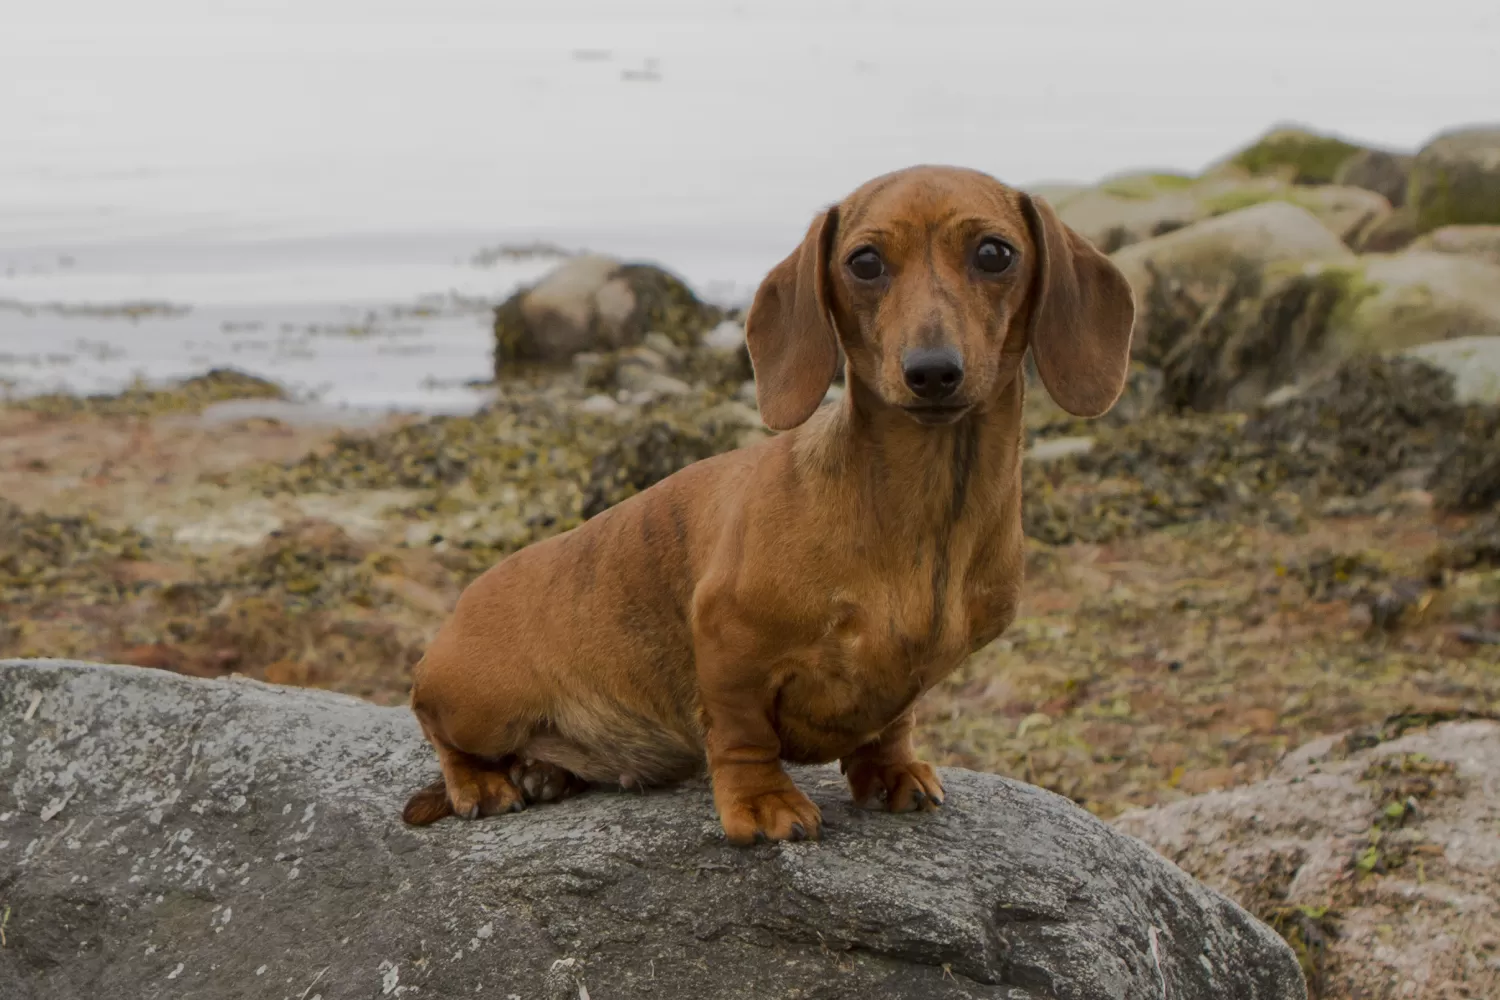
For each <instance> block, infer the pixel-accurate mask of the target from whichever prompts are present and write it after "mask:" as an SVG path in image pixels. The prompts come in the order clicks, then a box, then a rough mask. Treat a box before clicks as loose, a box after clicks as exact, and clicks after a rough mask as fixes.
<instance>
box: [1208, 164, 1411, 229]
mask: <svg viewBox="0 0 1500 1000" xmlns="http://www.w3.org/2000/svg"><path fill="white" fill-rule="evenodd" d="M1270 201H1283V202H1286V203H1287V204H1290V205H1296V206H1297V207H1298V208H1303V209H1306V210H1307V211H1308V212H1310V213H1311V214H1312V215H1313V216H1314V217H1315V218H1316V219H1317V220H1318V221H1319V222H1321V223H1323V225H1324V226H1326V227H1327V228H1328V230H1329V231H1330V232H1332V233H1333V234H1334V235H1335V236H1337V237H1338V238H1339V239H1341V240H1343V241H1344V242H1345V243H1346V244H1348V245H1350V246H1355V245H1357V244H1358V243H1359V242H1360V240H1361V238H1362V236H1363V234H1364V233H1366V232H1368V231H1369V230H1371V229H1372V228H1374V227H1376V226H1378V225H1379V224H1380V223H1381V222H1383V221H1384V219H1385V218H1386V217H1387V216H1388V215H1390V214H1391V205H1390V202H1388V201H1387V200H1386V199H1385V198H1384V197H1382V196H1381V195H1378V194H1376V193H1375V192H1373V191H1367V190H1365V189H1364V188H1358V187H1343V186H1339V185H1323V186H1320V187H1302V186H1297V185H1288V184H1284V183H1282V182H1278V181H1274V180H1270V179H1268V178H1262V179H1259V180H1256V181H1252V182H1249V183H1246V184H1244V185H1240V186H1236V187H1230V188H1226V189H1224V190H1222V191H1219V192H1216V193H1213V194H1208V195H1206V196H1205V197H1204V198H1203V199H1202V201H1201V203H1200V204H1201V207H1202V217H1203V218H1213V217H1215V216H1219V215H1226V214H1228V213H1230V212H1237V211H1239V210H1241V209H1244V208H1249V207H1251V206H1253V205H1263V204H1265V203H1266V202H1270Z"/></svg>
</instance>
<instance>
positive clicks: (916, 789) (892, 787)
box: [844, 760, 944, 812]
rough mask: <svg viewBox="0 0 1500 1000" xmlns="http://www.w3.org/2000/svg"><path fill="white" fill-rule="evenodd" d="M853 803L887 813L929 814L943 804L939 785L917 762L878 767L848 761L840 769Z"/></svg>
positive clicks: (926, 766) (933, 773)
mask: <svg viewBox="0 0 1500 1000" xmlns="http://www.w3.org/2000/svg"><path fill="white" fill-rule="evenodd" d="M844 776H845V777H846V778H847V779H848V780H849V791H850V792H851V793H852V794H853V796H854V804H855V805H857V806H859V807H860V808H861V809H886V810H889V811H890V812H913V811H915V810H917V809H921V810H924V811H931V810H933V809H936V808H937V807H938V806H940V805H942V804H943V798H944V795H943V783H942V782H941V781H939V780H938V776H937V772H936V771H934V770H933V769H932V767H931V765H929V764H924V763H922V762H921V761H919V760H913V761H908V762H907V763H904V764H880V763H877V762H875V761H870V760H851V761H848V762H847V763H846V765H845V767H844Z"/></svg>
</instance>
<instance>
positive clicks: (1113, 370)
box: [1021, 194, 1135, 417]
mask: <svg viewBox="0 0 1500 1000" xmlns="http://www.w3.org/2000/svg"><path fill="white" fill-rule="evenodd" d="M1021 209H1022V211H1023V212H1024V213H1025V215H1026V224H1027V225H1028V226H1029V227H1030V228H1031V240H1032V243H1033V244H1034V245H1035V246H1036V258H1037V259H1036V270H1035V272H1034V276H1033V278H1032V287H1031V324H1030V327H1029V329H1028V330H1027V341H1028V343H1029V344H1030V346H1031V353H1032V355H1033V356H1034V357H1035V358H1036V367H1037V372H1038V374H1040V375H1041V376H1042V384H1044V385H1045V386H1046V387H1047V391H1048V392H1049V393H1051V395H1052V398H1053V400H1055V401H1056V402H1057V405H1058V406H1061V407H1062V408H1063V409H1064V410H1067V411H1068V412H1069V413H1071V414H1073V415H1074V416H1076V417H1097V416H1099V415H1100V414H1102V413H1105V412H1106V411H1108V410H1109V408H1110V407H1111V406H1114V405H1115V400H1117V399H1119V398H1120V393H1121V391H1122V390H1123V389H1124V388H1125V374H1126V371H1127V370H1128V368H1129V366H1130V333H1131V328H1132V327H1133V326H1134V324H1135V299H1134V297H1133V296H1132V294H1131V291H1130V283H1129V282H1127V281H1126V280H1125V276H1124V275H1123V274H1121V273H1120V270H1119V269H1118V268H1117V267H1115V265H1114V263H1113V262H1112V261H1111V260H1110V259H1109V258H1108V257H1106V256H1104V254H1102V253H1100V252H1099V251H1098V250H1096V249H1094V246H1093V244H1091V243H1089V241H1088V240H1086V239H1084V238H1083V237H1082V236H1079V235H1078V234H1077V233H1075V232H1073V230H1071V229H1069V228H1068V227H1067V226H1065V225H1063V223H1062V221H1061V220H1059V219H1058V217H1057V214H1056V213H1055V212H1053V210H1052V206H1051V205H1048V204H1047V203H1046V202H1045V201H1043V200H1042V199H1041V198H1033V197H1031V196H1030V195H1024V194H1023V195H1022V196H1021Z"/></svg>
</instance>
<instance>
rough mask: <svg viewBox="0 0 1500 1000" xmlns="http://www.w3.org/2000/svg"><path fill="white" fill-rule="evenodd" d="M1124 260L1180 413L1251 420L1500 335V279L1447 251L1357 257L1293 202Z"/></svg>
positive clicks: (1167, 240) (1178, 236)
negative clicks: (1371, 362) (1391, 363)
mask: <svg viewBox="0 0 1500 1000" xmlns="http://www.w3.org/2000/svg"><path fill="white" fill-rule="evenodd" d="M1324 190H1328V189H1324ZM1370 197H1372V198H1376V197H1378V196H1376V195H1373V194H1372V195H1370ZM1114 259H1115V261H1116V263H1117V264H1118V265H1119V266H1120V267H1121V270H1122V271H1123V272H1124V273H1125V275H1126V277H1127V279H1128V280H1130V282H1131V285H1132V287H1133V288H1134V290H1135V293H1136V300H1137V303H1138V313H1137V324H1136V336H1135V343H1134V346H1133V354H1134V357H1135V358H1136V360H1138V361H1141V362H1143V363H1145V364H1147V365H1150V366H1151V367H1154V368H1159V369H1160V370H1161V372H1162V375H1163V378H1164V384H1163V388H1162V401H1163V403H1164V404H1165V405H1166V406H1168V407H1175V408H1185V409H1196V410H1220V409H1230V410H1244V409H1247V408H1249V407H1252V406H1254V405H1255V404H1256V403H1257V402H1259V401H1260V400H1261V399H1263V398H1264V397H1266V396H1267V395H1269V394H1270V393H1272V392H1274V391H1276V390H1277V389H1279V388H1282V387H1283V386H1287V385H1291V384H1293V383H1297V382H1303V381H1306V380H1307V379H1309V378H1315V377H1317V376H1318V375H1320V374H1321V373H1323V372H1326V371H1327V370H1329V369H1330V368H1331V367H1332V366H1334V365H1336V364H1338V363H1339V362H1341V361H1342V360H1344V359H1346V358H1350V357H1354V356H1357V355H1362V354H1373V353H1382V352H1388V351H1400V350H1405V349H1408V348H1412V347H1415V346H1417V345H1422V344H1430V343H1433V342H1437V341H1445V340H1450V339H1452V338H1456V337H1493V336H1500V268H1497V267H1496V266H1495V265H1491V264H1489V263H1487V262H1485V261H1481V260H1476V259H1471V258H1466V257H1461V256H1457V255H1448V254H1438V253H1417V252H1409V253H1405V254H1401V255H1397V256H1371V257H1367V258H1357V257H1355V256H1353V255H1352V254H1350V253H1348V251H1347V250H1346V249H1344V248H1343V247H1341V246H1339V245H1338V244H1337V241H1335V240H1334V239H1333V236H1332V234H1331V233H1328V232H1327V231H1326V230H1324V229H1322V228H1321V226H1319V225H1317V224H1316V223H1315V222H1314V220H1312V219H1311V218H1310V217H1309V216H1308V215H1307V214H1306V213H1303V212H1301V210H1299V209H1296V208H1294V207H1292V206H1290V205H1286V204H1280V203H1268V204H1264V205H1259V206H1255V207H1252V208H1248V209H1243V210H1241V211H1240V212H1237V213H1233V214H1231V215H1226V216H1222V217H1220V218H1217V219H1212V220H1209V221H1207V222H1203V223H1199V224H1197V225H1194V226H1191V227H1188V228H1187V229H1183V230H1180V231H1178V232H1176V233H1173V234H1171V235H1169V236H1165V237H1162V238H1160V239H1158V240H1150V241H1147V242H1145V243H1141V244H1137V245H1135V246H1132V247H1129V248H1127V249H1125V250H1123V251H1121V252H1119V253H1118V254H1116V255H1115V258H1114Z"/></svg>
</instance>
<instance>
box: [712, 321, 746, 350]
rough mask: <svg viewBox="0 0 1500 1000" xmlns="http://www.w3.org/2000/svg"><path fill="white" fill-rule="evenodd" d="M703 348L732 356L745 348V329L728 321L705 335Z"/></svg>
mask: <svg viewBox="0 0 1500 1000" xmlns="http://www.w3.org/2000/svg"><path fill="white" fill-rule="evenodd" d="M703 346H704V347H706V348H708V349H709V350H710V351H717V352H721V353H724V354H731V353H734V352H735V351H739V350H740V349H742V348H743V347H744V346H745V328H744V327H743V326H740V325H739V324H738V323H736V322H735V321H734V320H732V319H726V320H725V321H724V322H722V323H720V324H719V325H718V326H716V327H714V328H713V329H712V330H710V331H708V333H706V334H704V335H703Z"/></svg>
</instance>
